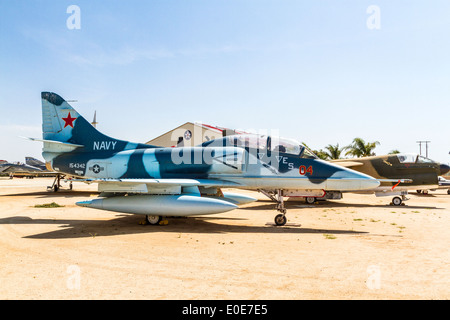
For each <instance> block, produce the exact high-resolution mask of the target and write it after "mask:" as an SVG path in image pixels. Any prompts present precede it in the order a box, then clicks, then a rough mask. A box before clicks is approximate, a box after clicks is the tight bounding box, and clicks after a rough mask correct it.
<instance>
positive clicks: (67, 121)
mask: <svg viewBox="0 0 450 320" xmlns="http://www.w3.org/2000/svg"><path fill="white" fill-rule="evenodd" d="M62 119H63V120H64V122H65V124H64V128H65V127H67V126H71V127H72V128H73V122H74V121H75V120H76V119H77V118H72V116H71V115H70V112H69V115H68V116H67V118H62Z"/></svg>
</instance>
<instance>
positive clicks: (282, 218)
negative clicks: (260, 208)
mask: <svg viewBox="0 0 450 320" xmlns="http://www.w3.org/2000/svg"><path fill="white" fill-rule="evenodd" d="M286 222H287V218H286V215H285V214H278V215H277V216H276V217H275V224H276V225H277V226H284V225H285V224H286Z"/></svg>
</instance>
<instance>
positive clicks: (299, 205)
mask: <svg viewBox="0 0 450 320" xmlns="http://www.w3.org/2000/svg"><path fill="white" fill-rule="evenodd" d="M258 203H264V204H263V205H257V204H258ZM284 204H285V207H286V209H287V210H289V209H308V208H309V207H314V208H344V207H347V208H369V207H370V208H391V209H402V208H404V209H441V210H442V209H445V208H438V207H435V206H418V205H409V204H408V202H406V203H405V205H404V206H391V205H389V203H386V204H364V203H348V202H339V201H336V202H334V201H319V204H312V205H310V204H307V203H305V202H302V201H298V202H296V201H287V202H285V203H284ZM275 205H276V203H275V202H273V201H270V200H258V202H256V203H255V205H254V206H252V207H242V208H240V209H244V210H267V209H274V208H275ZM288 214H289V211H288Z"/></svg>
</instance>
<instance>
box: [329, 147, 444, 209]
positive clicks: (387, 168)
mask: <svg viewBox="0 0 450 320" xmlns="http://www.w3.org/2000/svg"><path fill="white" fill-rule="evenodd" d="M331 162H332V163H334V164H338V165H340V166H343V167H346V168H350V169H353V170H355V171H359V172H361V173H365V174H367V175H369V176H372V177H374V178H375V179H378V180H379V181H380V182H381V183H380V185H379V186H378V187H376V188H374V189H373V190H370V191H367V190H366V191H364V192H365V193H368V192H370V193H375V195H376V196H377V197H380V196H393V198H392V204H393V205H396V206H398V205H402V203H403V201H405V200H407V198H406V195H407V194H408V190H422V189H423V190H425V189H437V188H438V187H439V178H438V177H439V176H441V175H444V174H445V173H447V172H448V171H450V167H449V166H448V165H446V164H440V163H437V162H435V161H433V160H431V159H429V158H426V157H423V156H421V155H417V154H390V155H383V156H372V157H363V158H356V159H338V160H331ZM383 179H386V180H385V181H383ZM396 179H398V181H397V182H392V181H389V180H396ZM358 193H359V191H358Z"/></svg>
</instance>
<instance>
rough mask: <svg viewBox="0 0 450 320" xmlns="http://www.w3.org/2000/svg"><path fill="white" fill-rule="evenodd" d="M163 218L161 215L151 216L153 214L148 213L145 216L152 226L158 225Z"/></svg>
mask: <svg viewBox="0 0 450 320" xmlns="http://www.w3.org/2000/svg"><path fill="white" fill-rule="evenodd" d="M161 220H162V217H161V216H151V215H146V216H145V221H147V223H148V224H151V225H152V226H155V225H158V224H159V223H160V222H161Z"/></svg>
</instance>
